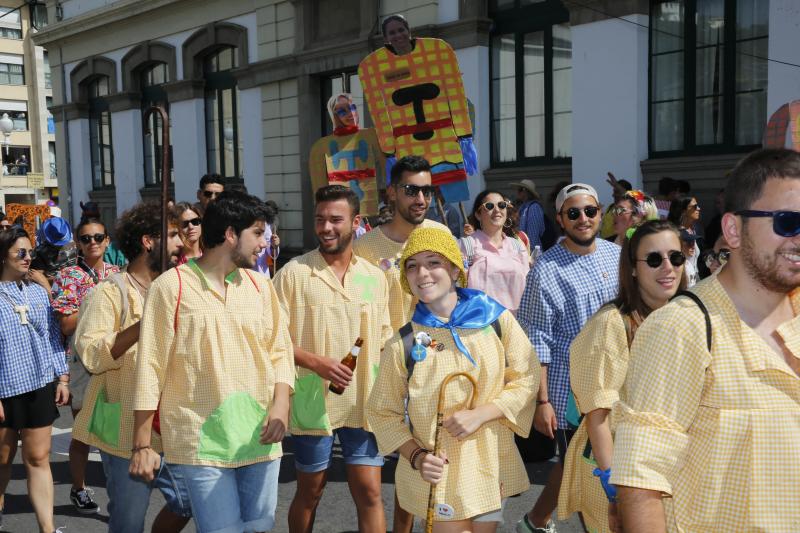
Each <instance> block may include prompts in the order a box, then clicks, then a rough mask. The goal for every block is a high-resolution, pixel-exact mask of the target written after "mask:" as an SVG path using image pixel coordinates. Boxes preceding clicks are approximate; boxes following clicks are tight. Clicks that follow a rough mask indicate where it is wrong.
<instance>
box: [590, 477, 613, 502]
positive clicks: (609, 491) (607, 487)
mask: <svg viewBox="0 0 800 533" xmlns="http://www.w3.org/2000/svg"><path fill="white" fill-rule="evenodd" d="M592 474H594V475H595V476H597V477H599V478H600V484H601V485H602V486H603V490H604V491H605V493H606V498H608V501H609V503H617V487H616V486H615V485H612V484H611V483H610V480H611V469H610V468H607V469H605V470H600V469H599V468H595V469H594V471H592Z"/></svg>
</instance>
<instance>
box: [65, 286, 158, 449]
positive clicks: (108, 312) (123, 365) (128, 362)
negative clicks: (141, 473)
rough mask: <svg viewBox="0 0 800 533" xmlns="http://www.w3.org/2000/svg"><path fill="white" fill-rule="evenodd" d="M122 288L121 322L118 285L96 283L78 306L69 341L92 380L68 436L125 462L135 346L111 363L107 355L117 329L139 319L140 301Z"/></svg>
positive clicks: (154, 439) (153, 443)
mask: <svg viewBox="0 0 800 533" xmlns="http://www.w3.org/2000/svg"><path fill="white" fill-rule="evenodd" d="M125 288H126V290H127V300H128V309H127V311H126V316H125V322H124V323H122V324H120V319H121V318H122V295H121V293H120V290H119V287H118V286H117V285H116V284H115V283H113V282H111V281H109V280H105V281H103V282H101V283H100V284H98V285H97V287H95V289H94V290H93V291H92V292H91V293H90V294H89V296H87V298H85V299H84V301H83V304H82V305H81V310H80V320H79V321H78V327H77V329H76V330H75V334H74V335H73V336H72V338H73V340H74V342H75V349H76V350H77V351H78V354H80V357H81V361H82V362H83V364H84V366H85V367H86V370H88V371H89V373H90V374H92V377H91V380H90V381H89V386H88V388H87V390H86V394H85V396H84V400H83V408H82V409H81V411H80V413H78V417H77V418H76V419H75V426H74V427H73V428H72V436H73V438H75V439H76V440H79V441H81V442H85V443H86V444H89V445H92V446H95V447H96V448H99V449H101V450H103V451H104V452H107V453H110V454H111V455H116V456H117V457H124V458H126V459H129V458H130V456H131V447H132V446H133V393H134V383H135V377H134V374H135V372H136V344H134V345H133V346H131V348H130V349H128V351H127V352H125V353H124V354H123V355H122V356H121V357H120V358H118V359H116V360H115V359H114V358H113V357H111V347H112V346H114V342H115V341H116V339H117V333H118V332H119V331H122V330H124V329H126V328H128V327H129V326H132V325H133V324H135V323H136V322H138V321H139V320H140V319H141V317H142V299H141V297H140V296H139V293H138V292H137V291H136V290H135V289H134V288H133V287H131V285H130V284H129V283H125ZM98 403H99V404H100V405H98ZM151 446H152V447H153V449H154V450H156V451H157V452H161V437H160V435H159V434H158V433H156V432H155V431H154V432H153V434H152V440H151Z"/></svg>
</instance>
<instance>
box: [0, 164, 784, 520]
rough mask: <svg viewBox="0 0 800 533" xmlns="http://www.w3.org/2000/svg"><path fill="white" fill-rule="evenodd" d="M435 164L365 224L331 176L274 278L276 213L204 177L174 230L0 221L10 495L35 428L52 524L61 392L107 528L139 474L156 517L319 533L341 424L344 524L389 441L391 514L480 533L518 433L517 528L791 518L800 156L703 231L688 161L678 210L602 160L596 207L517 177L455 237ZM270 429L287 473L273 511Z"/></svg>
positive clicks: (375, 480) (137, 217)
mask: <svg viewBox="0 0 800 533" xmlns="http://www.w3.org/2000/svg"><path fill="white" fill-rule="evenodd" d="M430 170H431V169H430V165H429V164H428V162H427V161H426V160H425V159H423V158H421V157H418V156H409V157H405V158H402V159H400V160H399V161H397V162H396V163H395V165H394V166H393V168H392V169H391V175H390V179H389V183H388V185H387V189H386V192H385V198H386V203H387V204H388V205H389V206H390V210H391V216H390V217H382V220H381V222H382V223H380V224H379V225H376V226H375V227H371V228H370V230H369V231H365V224H364V220H363V217H362V215H361V214H360V211H359V205H360V202H359V198H358V197H357V195H356V194H355V192H354V191H353V190H351V189H350V188H349V187H347V186H344V185H327V186H323V187H320V188H319V189H318V190H317V191H316V192H315V208H314V218H313V226H314V232H315V235H316V238H317V241H318V246H317V247H316V248H315V249H313V250H311V251H309V252H307V253H305V254H303V255H300V256H297V257H294V258H293V259H292V260H290V261H288V262H287V263H286V264H285V265H283V266H282V267H281V268H276V261H275V260H276V259H277V257H278V254H279V250H280V239H279V238H278V235H277V210H276V208H275V207H276V206H274V205H268V204H267V203H266V202H264V201H262V200H261V199H259V198H256V197H254V196H251V195H248V194H247V192H246V190H244V189H243V187H242V186H241V185H234V186H230V185H228V186H226V185H225V183H224V182H223V180H222V179H221V178H219V176H213V175H209V176H204V177H203V178H202V179H201V181H200V187H199V190H198V203H197V204H192V203H188V202H180V203H177V204H175V205H174V206H173V208H172V209H171V210H170V211H169V215H168V221H167V222H168V224H167V227H168V233H167V235H162V234H161V231H162V229H161V216H162V215H161V209H160V207H158V206H156V205H152V204H139V205H136V206H134V207H133V208H131V209H129V210H128V211H126V212H125V213H123V214H122V215H121V216H120V217H119V220H117V221H116V227H115V229H114V233H113V235H114V243H113V248H112V247H111V237H110V231H109V229H108V228H107V227H106V225H105V224H104V223H103V222H102V221H101V219H100V218H99V217H98V216H96V215H98V213H96V212H94V210H93V206H92V205H91V203H90V204H86V206H85V207H84V217H83V218H82V219H81V220H80V221H79V222H78V224H76V225H75V227H74V230H73V228H71V227H70V225H69V224H67V222H66V221H65V220H63V219H61V218H57V217H54V218H51V219H48V220H47V221H46V222H45V223H44V224H43V225H42V226H41V228H40V230H39V232H38V234H37V244H36V247H35V248H34V246H33V244H32V241H31V238H30V236H29V235H28V234H27V233H26V231H25V230H24V229H23V228H22V226H20V225H17V224H9V223H6V224H3V225H2V231H0V263H1V265H2V266H1V268H2V270H1V271H0V324H2V329H1V330H0V399H1V400H2V401H1V403H0V511H1V510H2V509H3V508H4V503H5V502H4V499H3V496H2V494H3V493H4V491H5V488H6V487H7V485H8V482H9V479H10V473H11V465H12V462H13V459H14V456H15V454H16V452H17V444H18V441H21V442H22V460H23V463H24V465H25V470H26V475H27V480H28V492H29V495H30V499H31V502H32V504H33V508H34V511H35V514H36V519H37V521H38V525H39V528H40V530H41V531H45V532H52V531H56V528H55V519H54V513H53V480H52V474H51V471H50V464H49V453H50V438H51V430H52V424H53V422H54V420H55V419H56V418H57V417H58V416H59V409H58V408H59V407H60V406H67V405H69V406H70V407H71V410H72V415H73V417H74V419H75V420H74V425H73V431H72V443H71V445H70V450H69V462H70V474H71V476H72V489H71V492H70V498H71V500H72V503H73V505H74V506H75V508H76V509H77V510H78V511H79V512H81V513H86V514H91V513H96V512H97V511H98V505H97V504H96V503H95V502H94V500H93V498H92V491H91V489H90V488H89V487H87V486H86V483H85V471H86V466H87V462H88V453H89V449H90V447H96V448H97V449H99V451H100V456H101V459H102V466H103V472H104V474H105V478H106V484H105V489H106V491H107V494H108V500H109V504H108V513H109V516H110V518H109V531H112V532H141V531H143V529H144V527H145V516H146V511H147V508H148V505H149V503H150V495H151V491H152V489H153V488H157V489H159V490H160V491H161V493H162V494H163V496H164V499H165V501H166V505H165V506H164V508H163V509H161V510H160V512H159V513H158V515H157V517H156V519H155V522H154V523H153V525H152V530H153V531H156V532H176V531H181V530H182V529H183V528H184V526H185V525H186V524H187V523H188V522H189V521H190V520H193V521H194V523H195V525H196V527H197V530H198V531H200V532H223V531H224V532H228V531H230V532H240V531H269V530H271V529H272V528H273V527H274V525H275V523H276V520H286V521H287V522H288V527H289V530H290V531H291V532H308V531H312V530H313V527H314V521H315V516H316V511H317V507H318V505H319V502H320V500H321V498H322V495H323V492H324V489H325V485H326V481H327V472H328V470H329V467H330V465H331V460H332V451H333V445H334V441H335V440H338V442H339V444H340V446H341V451H342V456H343V460H344V464H345V469H346V475H347V482H348V487H349V489H350V493H351V495H352V498H353V501H354V503H355V513H356V515H357V519H358V524H359V530H360V531H365V532H367V531H368V532H382V531H387V530H389V526H388V522H389V520H388V519H387V516H386V513H385V511H384V505H383V501H382V498H381V473H382V469H383V468H384V465H385V458H386V457H387V456H390V455H391V454H397V466H396V472H395V478H394V479H395V506H394V509H395V512H394V516H393V517H391V521H392V522H393V523H392V525H391V530H392V531H395V532H410V531H411V529H412V527H413V524H414V519H415V517H416V518H419V519H424V520H426V521H429V523H430V524H431V525H432V529H433V531H436V532H438V533H450V532H458V533H461V532H476V533H488V532H492V531H496V530H497V528H498V527H499V525H500V524H502V523H503V510H504V508H505V504H506V501H507V499H508V498H510V497H513V496H515V495H518V494H521V493H523V492H524V491H526V490H527V489H528V487H529V479H528V476H527V473H526V470H525V465H524V462H523V457H522V455H521V454H520V451H519V449H518V442H519V439H527V438H530V437H529V435H530V434H531V431H532V430H535V431H536V432H538V433H540V434H542V435H543V436H544V438H546V439H548V440H550V441H553V442H555V449H556V450H557V453H558V458H559V461H558V462H557V463H556V464H554V465H553V467H552V468H551V469H550V472H549V477H548V479H547V481H546V484H545V487H544V489H543V491H542V492H541V494H540V496H539V497H538V499H537V501H536V503H535V505H534V506H533V508H532V509H531V510H530V511H529V512H528V513H527V514H526V515H524V516H522V517H518V522H517V521H515V528H516V531H517V532H519V533H534V532H536V533H553V532H554V531H556V526H555V523H554V517H556V516H557V517H560V518H567V517H569V516H570V515H572V514H573V513H579V515H580V517H581V521H582V524H583V526H584V527H585V528H586V530H587V531H591V532H603V531H613V532H621V531H625V532H647V533H651V532H659V531H775V532H784V531H785V532H788V531H796V530H797V526H798V524H800V507H798V506H796V505H785V502H794V501H797V500H798V499H800V488H798V487H800V485H798V484H797V483H796V480H797V479H798V478H800V467H798V466H797V461H796V460H795V459H796V456H797V451H798V449H797V442H798V441H800V439H799V437H800V359H798V358H800V322H798V319H797V318H796V314H797V312H798V311H799V310H800V293H798V292H797V290H796V288H797V287H798V285H800V246H799V245H798V239H800V154H799V153H797V152H794V151H791V150H759V151H756V152H754V153H752V154H750V155H748V156H747V157H745V158H744V159H743V160H742V161H740V162H739V164H738V165H737V166H736V167H735V168H734V169H733V170H732V171H731V173H730V175H729V178H728V186H727V188H726V190H725V192H724V195H723V196H722V205H721V212H722V213H723V214H722V216H720V217H718V218H717V219H716V223H718V224H719V227H718V228H706V230H705V231H700V230H699V228H698V222H699V212H700V208H699V206H698V204H697V200H696V199H695V198H694V197H692V196H688V195H680V194H679V193H678V189H677V185H678V183H677V182H674V180H669V182H665V181H663V180H662V184H661V186H660V187H659V196H669V195H671V194H672V193H673V192H674V193H675V194H674V195H673V197H672V198H671V199H670V204H669V208H668V209H667V208H664V207H663V200H662V199H661V198H659V197H658V196H657V197H655V198H652V197H650V196H648V195H647V194H645V193H644V192H642V191H637V190H633V189H632V187H631V186H630V184H629V183H627V182H626V181H625V180H617V179H616V178H615V177H614V176H613V175H609V179H608V182H609V185H610V186H611V187H612V189H613V197H614V202H613V204H612V205H611V206H609V207H608V208H607V209H605V211H604V207H603V205H602V204H601V202H600V197H599V195H598V193H597V191H596V190H595V189H594V188H593V187H592V186H590V185H588V184H585V183H568V184H566V185H564V186H563V187H561V188H560V190H559V191H558V192H557V194H556V195H555V198H553V206H552V207H553V208H554V209H555V221H554V222H555V223H554V222H553V221H552V220H550V219H549V218H548V217H547V215H546V214H545V212H546V211H545V209H544V207H545V206H543V205H542V202H541V200H540V198H539V195H538V194H537V192H536V187H535V184H534V183H533V182H532V181H531V180H523V181H522V182H517V183H514V184H513V185H512V186H513V187H514V188H515V189H516V190H515V192H516V195H515V196H514V198H513V200H512V199H511V198H510V196H509V195H506V194H504V193H503V192H500V191H497V190H486V191H483V192H481V193H480V194H479V195H478V196H477V197H476V199H475V201H474V205H473V207H472V209H471V211H470V213H469V215H468V217H467V220H466V221H464V224H463V226H462V228H461V230H462V232H461V233H462V236H460V237H459V236H458V235H454V232H453V231H452V230H451V229H450V228H449V227H448V226H447V225H444V224H442V223H440V222H436V221H433V220H430V219H428V218H426V217H427V216H428V215H429V214H430V212H431V210H430V207H431V204H432V202H434V201H435V195H436V188H435V187H434V186H433V185H432V180H431V172H430ZM670 182H672V184H673V185H675V189H674V191H673V190H669V186H670ZM684 189H685V187H684ZM684 192H685V191H684ZM445 218H446V217H445ZM521 228H523V229H521ZM556 228H558V230H559V231H558V232H557V231H556ZM714 231H717V233H714ZM559 232H560V234H561V235H560V236H559V235H557V233H559ZM701 233H704V234H705V235H709V234H711V235H716V237H715V238H714V242H713V243H712V242H708V241H706V243H705V245H704V244H703V243H702V241H701V239H700V238H699V237H698V236H699V235H700V234H701ZM357 235H360V236H358V237H357ZM603 236H604V237H605V238H603ZM163 240H166V246H163V242H162V241H163ZM48 246H49V247H51V248H54V249H55V250H57V253H55V255H52V257H53V258H54V259H53V261H52V264H50V265H49V268H41V269H40V268H39V265H38V264H37V263H36V262H35V260H36V258H37V257H39V256H40V255H44V254H45V249H46V247H48ZM162 249H165V250H166V253H167V254H168V258H167V259H168V261H167V262H166V263H167V264H168V268H167V270H166V271H163V269H162V264H163V261H162V259H163V257H162V253H163V252H162ZM110 250H113V251H114V254H115V255H114V256H113V257H118V256H124V258H125V261H124V262H123V261H121V260H120V261H118V260H116V259H114V258H113V257H112V256H109V255H108V253H109V251H110ZM115 263H120V264H115ZM34 267H36V268H34ZM701 277H705V278H707V279H704V280H702V281H699V279H700V278H701ZM692 286H693V287H692ZM689 287H692V290H691V291H688V290H687V289H688V288H689ZM345 356H347V357H345ZM515 436H516V440H515ZM284 439H291V444H292V449H293V452H294V467H295V470H296V475H297V485H296V492H295V495H294V498H293V499H292V501H291V504H290V506H289V510H288V516H286V517H276V506H277V495H278V491H277V484H278V472H279V469H280V459H281V456H282V454H283V449H282V444H281V443H282V441H284ZM782 502H783V503H782ZM1 516H2V515H1V514H0V517H1Z"/></svg>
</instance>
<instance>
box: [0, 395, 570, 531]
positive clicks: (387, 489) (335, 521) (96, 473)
mask: <svg viewBox="0 0 800 533" xmlns="http://www.w3.org/2000/svg"><path fill="white" fill-rule="evenodd" d="M71 425H72V415H71V414H69V411H67V410H66V409H62V410H61V418H59V419H58V420H57V421H56V429H55V430H54V437H53V453H52V456H51V457H52V464H53V466H52V468H53V477H54V479H55V484H56V491H55V513H56V525H57V526H59V527H64V528H65V533H78V532H80V533H83V532H87V533H89V532H100V531H106V529H107V528H106V522H105V521H106V520H107V515H106V514H105V511H106V507H107V504H108V500H107V499H106V493H105V489H104V486H105V482H104V478H103V471H102V466H101V464H100V458H99V456H98V455H97V454H92V456H91V459H92V461H91V462H90V464H89V471H88V484H89V486H91V487H94V488H95V490H96V492H95V499H96V501H97V503H98V504H99V505H100V510H101V513H100V514H99V515H95V516H92V517H85V516H81V515H79V514H77V513H76V512H75V511H74V510H73V507H72V504H71V503H70V501H69V488H70V481H69V471H68V468H67V449H68V447H69V439H70V431H69V427H70V426H71ZM56 433H58V434H56ZM549 465H550V463H537V464H529V465H528V474H529V476H530V478H531V482H532V483H533V485H532V487H531V489H530V490H529V491H528V492H526V493H525V494H523V495H522V496H520V497H517V498H511V500H510V501H509V502H508V505H507V507H506V510H505V519H506V524H505V525H504V527H501V528H500V531H505V532H512V531H514V523H515V522H516V520H517V519H518V518H519V517H520V516H521V515H522V513H524V512H525V511H527V510H528V509H530V507H531V506H532V505H533V502H534V501H535V500H536V497H537V496H538V494H539V492H540V491H541V489H542V483H543V481H544V479H545V478H546V475H547V471H548V469H549ZM293 466H294V462H293V460H292V456H291V452H290V450H287V454H286V456H285V457H284V461H283V464H282V467H281V476H280V485H279V489H278V490H279V496H278V511H277V516H278V523H277V524H276V526H275V529H274V530H273V531H276V532H286V531H288V528H287V527H286V514H287V511H288V508H289V502H290V501H291V498H292V496H293V494H294V483H295V477H294V467H293ZM393 472H394V463H393V462H392V463H388V464H387V467H386V468H384V478H383V499H384V502H385V504H386V509H387V513H389V514H388V515H387V516H389V517H391V512H392V507H393V492H394V487H393ZM163 503H164V500H163V499H162V497H161V494H160V493H158V491H154V492H153V496H152V499H151V504H150V509H149V511H148V513H147V525H148V528H149V526H150V524H151V523H152V521H153V519H154V518H155V516H156V514H157V513H158V510H159V509H160V508H161V506H162V505H163ZM417 525H418V527H417V528H415V531H417V530H419V531H422V527H421V524H417ZM390 527H391V523H390ZM2 529H3V531H11V532H14V533H35V532H36V531H37V526H36V519H35V518H34V515H33V510H32V508H31V506H30V502H29V501H28V497H27V489H26V487H25V471H24V467H23V466H22V464H21V461H20V454H19V453H17V458H16V461H15V465H14V469H13V474H12V479H11V483H10V484H9V487H8V490H7V491H6V505H5V513H4V516H3V528H2ZM184 531H186V532H187V533H190V532H194V531H195V529H194V526H193V524H190V525H189V526H187V527H186V529H185V530H184ZM314 531H316V532H320V533H342V532H350V531H358V524H357V521H356V513H355V508H354V507H353V504H352V500H351V499H350V495H349V493H348V489H347V482H346V481H345V477H344V465H343V463H342V462H341V460H340V459H338V460H337V459H335V460H334V464H333V469H332V472H331V475H330V478H329V482H328V487H327V489H326V491H325V495H324V496H323V498H322V502H321V504H320V507H319V510H318V511H317V521H316V527H315V528H314ZM558 531H559V533H577V532H579V531H581V527H580V524H579V522H578V520H577V519H576V518H573V519H572V520H570V521H569V522H564V523H560V524H559V525H558Z"/></svg>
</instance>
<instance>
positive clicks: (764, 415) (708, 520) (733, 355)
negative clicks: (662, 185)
mask: <svg viewBox="0 0 800 533" xmlns="http://www.w3.org/2000/svg"><path fill="white" fill-rule="evenodd" d="M693 291H694V292H695V293H697V295H698V296H700V298H702V300H703V302H704V303H705V305H706V306H707V307H708V310H709V311H710V313H711V322H712V333H713V345H712V349H711V353H709V352H708V350H707V348H706V327H705V322H704V319H703V314H702V312H701V311H700V310H699V309H698V307H697V305H696V304H695V303H694V302H692V301H691V300H689V299H688V298H679V299H678V300H676V301H675V302H672V303H670V304H668V305H667V306H665V307H663V308H661V309H659V310H658V311H656V312H654V313H653V314H652V315H650V316H649V317H648V319H647V320H646V321H645V322H644V324H643V325H642V327H640V328H639V330H638V332H637V334H636V338H635V339H634V342H633V345H632V347H631V364H630V368H629V370H628V377H627V381H626V384H625V386H626V389H627V393H626V398H625V401H624V403H623V402H618V403H617V404H616V405H615V407H614V416H615V418H616V419H617V430H616V438H615V444H614V460H613V464H612V475H611V482H612V483H614V484H616V485H625V486H630V487H639V488H644V489H649V490H657V491H662V492H664V493H665V494H668V495H671V496H672V502H673V506H672V507H673V509H674V512H673V513H672V514H673V516H669V517H668V519H667V525H668V528H669V529H670V530H671V531H680V532H691V533H697V532H714V533H718V532H723V531H725V532H727V531H737V532H739V531H741V532H745V531H770V532H796V531H800V377H798V375H797V374H795V373H794V372H793V371H792V369H791V368H790V367H789V365H788V364H787V363H786V361H785V360H784V359H783V357H781V356H780V355H779V354H777V353H775V352H774V351H773V350H772V349H771V348H770V347H769V346H768V345H767V344H766V343H765V342H764V341H763V339H762V338H761V337H760V336H759V335H758V334H757V333H756V332H755V331H753V330H752V329H751V328H750V327H748V326H747V325H746V324H745V323H744V322H742V320H741V318H740V317H739V315H738V313H737V311H736V307H735V306H734V305H733V302H732V301H731V299H730V297H729V296H728V294H727V292H726V291H725V289H724V288H723V287H722V285H721V284H720V283H719V281H717V278H716V277H715V276H713V277H711V278H709V279H707V280H705V281H703V282H701V283H699V284H698V285H696V286H695V287H694V288H693ZM792 306H793V307H794V310H795V314H797V312H798V311H800V293H798V292H797V291H795V293H794V294H793V296H792ZM777 335H778V336H779V337H780V338H781V340H782V341H783V343H784V345H785V346H786V349H787V350H789V352H791V353H792V354H793V355H794V356H795V357H800V317H796V318H794V319H793V320H791V321H789V322H787V323H785V324H783V325H781V326H780V327H779V328H778V330H777Z"/></svg>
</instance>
